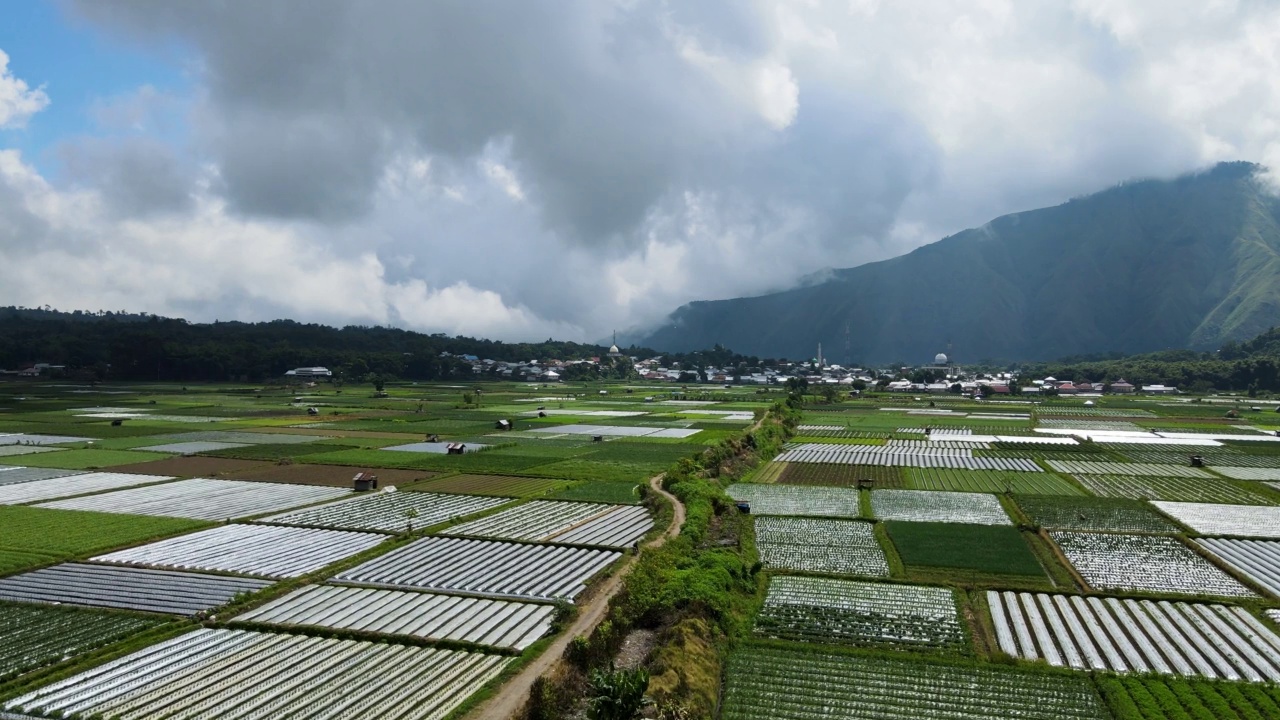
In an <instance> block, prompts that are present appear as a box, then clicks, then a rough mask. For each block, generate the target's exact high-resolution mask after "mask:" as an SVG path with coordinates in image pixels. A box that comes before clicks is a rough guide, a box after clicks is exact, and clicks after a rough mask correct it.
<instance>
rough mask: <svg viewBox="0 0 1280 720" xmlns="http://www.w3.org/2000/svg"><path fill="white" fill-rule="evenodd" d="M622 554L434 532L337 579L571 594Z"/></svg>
mask: <svg viewBox="0 0 1280 720" xmlns="http://www.w3.org/2000/svg"><path fill="white" fill-rule="evenodd" d="M620 556H621V553H618V552H615V551H609V550H591V549H586V548H570V547H563V546H557V545H526V544H519V543H508V542H496V541H489V540H470V539H463V538H444V537H429V538H423V539H422V540H418V541H417V542H414V543H412V544H410V545H406V546H405V547H402V548H400V549H399V550H396V551H394V552H390V553H388V554H386V555H383V556H381V557H377V558H374V559H372V560H370V561H368V562H366V563H364V564H362V565H359V566H357V567H355V568H352V569H351V570H348V571H346V572H344V573H342V574H340V575H338V576H337V578H336V579H337V580H338V581H341V582H345V583H352V584H358V585H373V586H377V587H391V588H406V589H422V590H440V591H446V592H457V593H465V594H470V595H481V596H489V597H498V598H510V599H521V598H527V599H536V600H572V599H573V598H574V597H577V595H578V594H579V593H581V592H582V591H583V590H584V589H586V584H587V581H588V580H589V579H590V578H591V577H592V576H593V575H595V574H596V573H597V572H599V571H601V570H603V569H604V568H605V567H606V566H608V565H609V564H610V563H612V562H613V561H614V560H617V559H618V558H619V557H620Z"/></svg>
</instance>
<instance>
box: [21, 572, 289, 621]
mask: <svg viewBox="0 0 1280 720" xmlns="http://www.w3.org/2000/svg"><path fill="white" fill-rule="evenodd" d="M270 585H271V582H270V581H267V580H257V579H253V578H242V577H232V576H229V575H205V574H201V573H191V572H174V571H172V570H151V569H146V568H133V567H114V566H110V565H90V564H87V563H64V564H62V565H54V566H53V567H47V568H41V569H39V570H34V571H32V572H28V573H22V574H21V575H13V576H10V577H6V578H0V600H9V601H14V602H28V603H47V604H54V605H59V604H62V605H80V606H83V607H97V608H116V609H119V610H137V611H140V612H151V613H165V614H169V615H195V614H197V613H201V612H204V611H206V610H212V609H213V608H216V607H219V606H221V605H225V604H227V603H228V602H231V600H233V599H235V598H236V597H238V596H240V595H242V594H248V593H252V592H255V591H258V590H261V589H263V588H265V587H268V586H270Z"/></svg>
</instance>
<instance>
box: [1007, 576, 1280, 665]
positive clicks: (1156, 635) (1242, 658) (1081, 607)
mask: <svg viewBox="0 0 1280 720" xmlns="http://www.w3.org/2000/svg"><path fill="white" fill-rule="evenodd" d="M987 602H988V604H989V605H990V607H991V614H992V619H993V620H994V623H995V628H996V638H997V640H998V642H999V645H1000V649H1001V650H1002V651H1004V652H1006V653H1008V654H1009V655H1012V656H1014V657H1020V658H1023V659H1026V660H1038V659H1044V660H1045V661H1047V662H1048V663H1049V664H1050V665H1056V666H1059V667H1063V666H1065V667H1071V668H1075V669H1077V670H1109V671H1111V672H1119V673H1128V672H1135V673H1160V674H1164V675H1181V676H1201V677H1207V678H1222V679H1226V680H1249V681H1252V682H1264V681H1266V682H1275V681H1277V680H1280V637H1277V636H1276V634H1275V633H1273V632H1272V631H1271V630H1269V629H1268V628H1266V627H1265V626H1264V625H1263V624H1262V623H1261V622H1260V621H1259V620H1258V619H1257V618H1255V617H1253V616H1252V615H1250V614H1249V613H1248V612H1247V611H1246V610H1244V609H1242V608H1238V607H1227V606H1225V605H1203V604H1198V603H1196V604H1192V603H1181V602H1168V601H1163V600H1162V601H1159V602H1154V601H1151V600H1119V599H1116V598H1107V599H1105V600H1104V599H1100V598H1096V597H1090V598H1083V597H1080V596H1078V595H1072V596H1067V595H1046V594H1039V593H1037V594H1030V593H1011V592H1006V593H1003V594H1001V593H997V592H994V591H989V592H988V593H987Z"/></svg>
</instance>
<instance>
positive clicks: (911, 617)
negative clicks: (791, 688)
mask: <svg viewBox="0 0 1280 720" xmlns="http://www.w3.org/2000/svg"><path fill="white" fill-rule="evenodd" d="M755 632H756V634H757V635H764V636H768V637H775V638H785V639H789V640H811V641H814V642H823V643H833V642H834V643H842V644H850V645H867V646H879V647H891V648H897V649H934V650H947V649H957V648H961V647H963V646H964V645H965V644H966V643H967V640H968V639H967V636H966V634H965V631H964V628H963V627H962V626H961V624H960V618H959V616H958V614H957V612H956V602H955V597H954V596H953V595H952V593H951V591H950V590H946V589H942V588H935V587H924V586H920V585H895V584H890V583H879V582H874V583H873V582H860V581H856V580H834V579H829V578H810V577H794V576H790V575H775V576H774V577H773V578H772V580H771V581H770V583H769V593H768V595H766V596H765V600H764V607H763V608H762V609H761V610H760V614H759V616H757V618H756V626H755Z"/></svg>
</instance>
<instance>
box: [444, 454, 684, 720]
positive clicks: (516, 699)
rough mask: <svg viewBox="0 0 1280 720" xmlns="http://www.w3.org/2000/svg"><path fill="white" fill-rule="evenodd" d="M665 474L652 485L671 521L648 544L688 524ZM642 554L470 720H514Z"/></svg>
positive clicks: (587, 629) (603, 609)
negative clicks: (664, 484) (667, 487)
mask: <svg viewBox="0 0 1280 720" xmlns="http://www.w3.org/2000/svg"><path fill="white" fill-rule="evenodd" d="M662 478H663V476H662V475H657V476H655V477H652V478H650V479H649V487H651V488H653V490H654V492H656V493H658V494H659V495H661V496H663V497H664V498H666V499H667V500H669V501H670V502H671V507H672V508H673V512H672V516H671V524H670V525H669V526H668V527H667V529H666V531H665V532H663V533H662V535H660V536H658V537H656V538H654V539H653V540H650V541H649V542H647V543H645V544H644V547H660V546H662V545H663V544H664V543H666V542H667V540H669V539H671V538H673V537H676V536H677V535H679V534H680V529H681V528H683V527H684V505H683V504H682V503H681V502H680V501H679V500H678V499H677V498H676V496H675V495H672V494H671V493H669V492H667V491H666V490H663V489H662ZM639 557H640V554H639V553H636V554H635V555H632V556H631V557H629V558H627V562H626V563H625V564H624V565H623V566H622V567H621V568H620V569H619V570H618V572H616V573H614V574H613V575H611V576H610V577H608V578H607V579H606V580H605V581H604V584H603V585H602V586H601V587H600V588H599V589H598V590H597V591H596V592H595V593H594V595H593V596H592V597H591V599H590V600H589V601H588V602H587V604H586V605H583V606H582V607H580V608H578V617H577V619H576V620H574V622H573V624H572V625H570V626H569V628H568V630H566V631H564V632H562V633H561V634H560V637H559V638H557V639H556V641H555V642H553V643H552V644H551V645H550V646H549V647H548V648H547V649H546V650H545V651H544V652H543V653H542V654H541V655H539V656H538V657H536V658H534V660H533V662H531V663H529V664H528V665H526V666H525V667H524V668H523V669H522V670H521V671H520V673H519V674H517V675H516V676H515V677H513V678H511V679H510V680H508V681H507V682H506V684H504V685H503V686H502V687H501V688H499V689H498V693H497V694H496V695H494V696H493V697H491V698H489V699H488V700H487V701H485V702H484V703H483V704H481V705H480V706H478V707H477V708H476V709H475V710H473V711H472V712H471V713H469V714H468V715H467V720H510V719H511V718H512V717H515V714H516V713H517V712H519V711H520V709H521V708H522V707H524V704H525V701H526V700H528V699H529V690H530V688H532V687H533V681H534V680H537V679H538V678H539V677H541V676H543V675H544V674H546V673H548V672H549V671H550V670H551V669H552V668H554V667H555V666H556V664H557V663H559V662H560V661H561V658H563V657H564V651H565V648H567V647H568V646H569V642H570V641H571V640H573V638H575V637H577V636H579V635H590V634H591V632H592V631H593V630H595V627H596V625H599V624H600V621H602V620H604V616H605V612H606V611H607V610H608V609H609V600H611V599H612V598H613V596H614V595H617V594H618V591H619V590H621V589H622V581H623V580H625V579H626V577H627V574H628V573H629V572H631V568H632V567H633V566H634V565H635V563H636V559H637V558H639Z"/></svg>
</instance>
